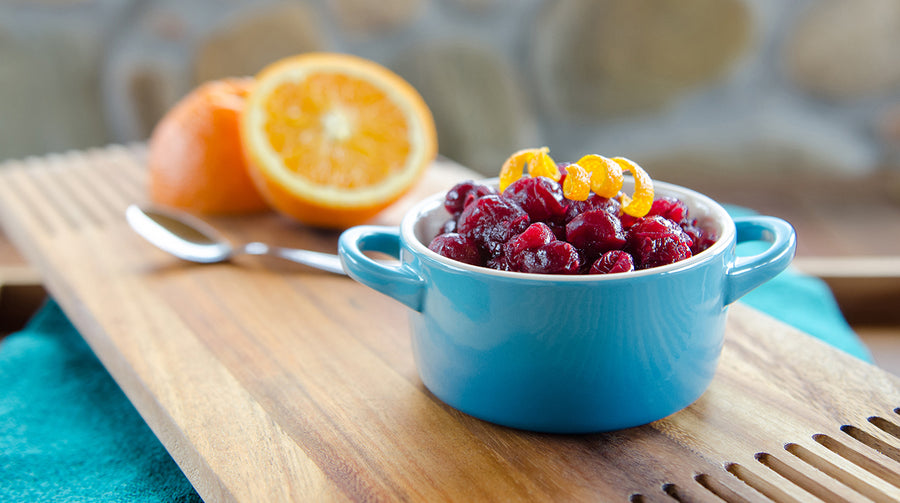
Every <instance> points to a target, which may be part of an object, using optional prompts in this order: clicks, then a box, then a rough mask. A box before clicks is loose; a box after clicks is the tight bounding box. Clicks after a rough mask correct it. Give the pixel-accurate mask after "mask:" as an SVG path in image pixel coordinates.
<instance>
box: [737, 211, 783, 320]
mask: <svg viewBox="0 0 900 503" xmlns="http://www.w3.org/2000/svg"><path fill="white" fill-rule="evenodd" d="M734 225H735V228H736V230H737V237H736V244H740V243H744V242H748V241H766V242H768V243H769V247H768V248H766V249H765V250H764V251H762V252H761V253H758V254H756V255H751V256H748V257H736V258H735V259H734V262H732V263H731V264H730V265H729V266H728V268H727V270H726V271H725V276H726V277H725V279H726V283H725V305H726V306H727V305H728V304H731V303H732V302H734V301H736V300H738V299H740V298H741V297H743V296H744V295H745V294H747V293H748V292H749V291H750V290H753V289H754V288H756V287H758V286H760V285H762V284H763V283H765V282H766V281H769V280H770V279H772V278H774V277H775V276H777V275H778V274H779V273H781V272H782V271H784V270H785V269H787V267H788V265H790V263H791V260H793V258H794V253H795V252H796V250H797V234H796V232H795V231H794V228H793V227H792V226H791V224H789V223H787V222H786V221H784V220H782V219H780V218H776V217H767V216H751V217H739V218H735V219H734Z"/></svg>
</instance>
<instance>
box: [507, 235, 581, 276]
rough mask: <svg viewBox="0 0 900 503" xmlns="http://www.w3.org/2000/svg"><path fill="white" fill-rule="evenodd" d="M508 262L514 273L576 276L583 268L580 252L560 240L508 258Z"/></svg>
mask: <svg viewBox="0 0 900 503" xmlns="http://www.w3.org/2000/svg"><path fill="white" fill-rule="evenodd" d="M508 260H509V263H510V266H511V267H512V270H514V271H517V272H530V273H538V274H576V273H578V269H579V267H580V266H581V259H580V258H579V256H578V250H576V249H575V247H574V246H572V245H571V244H569V243H566V242H565V241H559V240H553V241H550V242H549V243H547V244H545V245H543V246H541V247H539V248H533V249H528V250H524V251H523V252H522V253H520V254H518V255H516V256H508Z"/></svg>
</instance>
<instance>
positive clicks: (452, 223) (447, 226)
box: [441, 218, 456, 234]
mask: <svg viewBox="0 0 900 503" xmlns="http://www.w3.org/2000/svg"><path fill="white" fill-rule="evenodd" d="M448 232H456V219H455V218H448V219H447V221H445V222H444V225H442V226H441V234H447V233H448Z"/></svg>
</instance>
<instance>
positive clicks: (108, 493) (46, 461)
mask: <svg viewBox="0 0 900 503" xmlns="http://www.w3.org/2000/svg"><path fill="white" fill-rule="evenodd" d="M730 211H731V212H732V214H735V215H739V214H744V213H745V212H744V211H742V210H740V209H737V208H730ZM753 246H754V243H747V244H746V245H741V246H740V247H739V252H740V253H741V254H750V253H753V252H754V250H753ZM741 301H742V302H745V303H747V304H749V305H751V306H753V307H755V308H757V309H760V310H762V311H764V312H766V313H768V314H769V315H771V316H773V317H775V318H777V319H779V320H781V321H784V322H786V323H788V324H791V325H793V326H795V327H797V328H799V329H801V330H803V331H805V332H807V333H809V334H812V335H813V336H815V337H818V338H820V339H822V340H824V341H826V342H828V343H830V344H832V345H833V346H835V347H837V348H839V349H841V350H843V351H846V352H847V353H849V354H851V355H854V356H856V357H858V358H861V359H863V360H865V361H871V355H870V354H869V352H868V350H867V349H866V347H865V345H863V343H862V342H861V341H860V339H859V338H858V337H857V335H856V334H855V333H854V332H853V330H852V329H851V328H850V326H849V325H848V324H847V322H846V321H845V320H844V317H843V316H842V315H841V312H840V310H839V308H838V306H837V303H836V302H835V300H834V296H833V295H832V293H831V291H830V290H829V289H828V287H827V285H826V284H825V283H823V282H822V281H820V280H818V279H816V278H812V277H809V276H806V275H803V274H801V273H798V272H796V271H794V270H792V269H788V270H787V271H785V272H783V273H782V274H780V275H779V276H777V277H776V278H775V279H773V280H771V281H769V282H767V283H766V284H764V285H763V286H761V287H759V288H757V289H756V290H754V291H752V292H750V293H749V294H748V295H746V296H745V297H743V298H742V299H741ZM0 393H2V395H0V501H4V502H6V501H9V502H17V501H29V502H30V501H59V502H67V501H73V502H74V501H78V502H81V501H145V502H151V501H177V502H193V501H200V498H199V496H198V495H197V493H196V492H195V491H194V489H193V488H192V487H191V485H190V484H189V483H188V481H187V479H186V478H185V476H184V474H182V472H181V471H180V470H179V469H178V466H177V465H176V464H175V463H174V461H172V458H171V457H169V455H168V453H167V452H166V450H165V449H164V448H163V446H162V445H161V444H160V442H159V440H157V439H156V437H155V436H154V435H153V433H152V431H151V430H150V429H149V428H148V427H147V425H146V424H145V423H144V421H143V420H142V419H141V417H140V415H139V414H138V413H137V411H136V410H135V409H134V407H133V406H132V405H131V403H130V402H129V401H128V400H127V398H126V397H125V395H124V394H123V393H122V391H121V390H120V389H119V387H118V386H117V385H116V383H115V382H114V381H113V379H112V378H111V377H110V375H109V374H108V373H107V372H106V370H105V369H104V368H103V366H102V365H101V364H100V362H99V361H98V360H97V358H96V357H95V356H94V354H93V353H92V352H91V350H90V348H89V347H88V345H87V344H86V343H85V342H84V340H83V339H82V338H81V336H80V334H79V333H78V332H77V331H76V330H75V328H74V327H73V326H72V325H71V323H69V320H68V319H67V318H66V316H65V314H64V313H63V312H62V310H60V308H59V306H58V305H57V304H56V303H55V302H54V301H52V300H50V301H49V302H48V303H47V304H46V305H45V306H43V307H42V308H41V309H40V311H39V312H38V313H37V314H36V315H35V317H34V318H33V319H32V320H31V322H30V323H29V325H28V326H27V327H26V328H25V329H24V330H22V331H21V332H18V333H15V334H12V335H10V336H8V337H7V338H6V339H5V340H4V341H3V342H2V343H0Z"/></svg>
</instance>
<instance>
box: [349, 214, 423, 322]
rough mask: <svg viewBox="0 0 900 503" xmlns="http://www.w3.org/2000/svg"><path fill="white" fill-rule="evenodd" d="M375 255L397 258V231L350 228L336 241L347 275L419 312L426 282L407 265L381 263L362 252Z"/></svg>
mask: <svg viewBox="0 0 900 503" xmlns="http://www.w3.org/2000/svg"><path fill="white" fill-rule="evenodd" d="M367 251H374V252H381V253H385V254H387V255H392V256H394V257H397V258H398V259H399V258H400V229H398V228H396V227H384V226H378V225H359V226H356V227H351V228H349V229H347V230H346V231H344V232H343V233H342V234H341V237H340V238H339V239H338V254H339V255H340V257H341V263H342V264H343V266H344V270H345V271H346V272H347V274H348V275H349V276H350V277H351V278H353V279H355V280H356V281H358V282H360V283H362V284H363V285H366V286H368V287H369V288H373V289H375V290H377V291H379V292H381V293H383V294H385V295H387V296H390V297H393V298H394V299H396V300H398V301H400V302H402V303H403V304H406V305H407V306H409V307H411V308H412V309H415V310H416V311H421V310H422V299H423V297H424V293H425V280H423V279H422V278H421V277H420V276H419V274H418V273H417V272H416V271H415V270H413V268H412V267H410V265H409V264H402V263H400V264H394V263H390V262H380V261H377V260H374V259H372V258H370V257H368V256H367V255H366V254H365V253H364V252H367Z"/></svg>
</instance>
